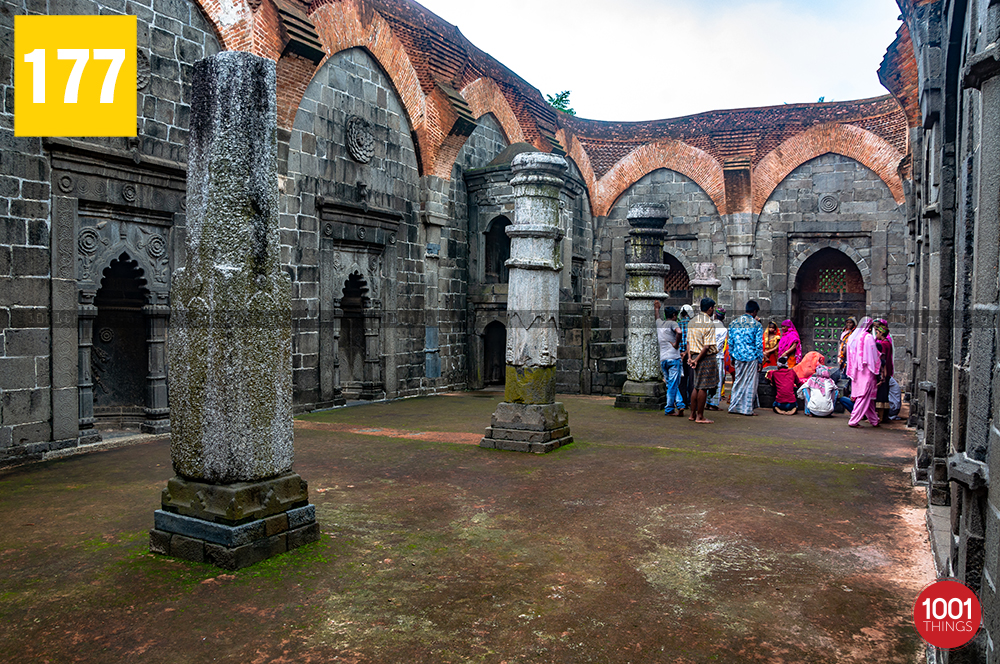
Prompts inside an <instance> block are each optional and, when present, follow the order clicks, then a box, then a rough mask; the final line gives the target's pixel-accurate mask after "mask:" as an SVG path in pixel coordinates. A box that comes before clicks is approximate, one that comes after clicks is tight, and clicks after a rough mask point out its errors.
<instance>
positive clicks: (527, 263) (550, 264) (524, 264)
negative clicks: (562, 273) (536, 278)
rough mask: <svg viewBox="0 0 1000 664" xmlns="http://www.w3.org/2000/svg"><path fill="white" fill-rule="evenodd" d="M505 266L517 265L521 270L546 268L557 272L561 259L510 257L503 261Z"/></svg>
mask: <svg viewBox="0 0 1000 664" xmlns="http://www.w3.org/2000/svg"><path fill="white" fill-rule="evenodd" d="M504 265H506V266H507V267H519V268H521V269H522V270H548V271H550V272H551V271H553V270H554V271H556V272H558V271H559V270H561V269H562V268H563V263H562V261H546V260H535V261H533V260H528V259H523V258H510V259H508V260H507V262H506V263H504Z"/></svg>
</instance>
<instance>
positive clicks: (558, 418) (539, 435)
mask: <svg viewBox="0 0 1000 664" xmlns="http://www.w3.org/2000/svg"><path fill="white" fill-rule="evenodd" d="M569 433H570V432H569V415H568V414H567V413H566V408H565V407H564V406H563V405H562V404H561V403H548V404H523V403H509V402H506V401H505V402H502V403H500V404H499V405H498V406H497V409H496V411H495V412H494V413H493V421H492V426H490V427H487V429H486V436H485V437H484V438H483V439H482V441H480V443H479V446H480V447H483V448H487V449H493V450H509V451H512V452H532V453H535V454H544V453H546V452H551V451H552V450H554V449H556V448H558V447H562V446H563V445H569V444H570V443H572V442H573V437H572V436H571V435H569Z"/></svg>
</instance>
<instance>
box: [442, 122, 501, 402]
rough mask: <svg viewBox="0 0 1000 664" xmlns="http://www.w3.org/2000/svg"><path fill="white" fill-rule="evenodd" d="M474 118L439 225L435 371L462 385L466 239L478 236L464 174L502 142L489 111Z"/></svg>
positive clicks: (492, 155)
mask: <svg viewBox="0 0 1000 664" xmlns="http://www.w3.org/2000/svg"><path fill="white" fill-rule="evenodd" d="M476 122H477V123H478V125H479V126H478V127H477V128H476V130H475V131H474V132H473V133H472V135H471V136H469V138H468V140H466V142H465V145H463V146H462V149H461V150H460V151H459V153H458V157H457V158H456V160H455V165H454V166H453V167H452V173H451V188H450V191H449V201H448V202H449V216H450V217H451V224H449V225H448V226H446V227H445V228H442V229H441V260H440V266H439V274H438V279H439V283H440V288H441V290H440V302H441V313H440V319H439V333H440V338H439V340H440V348H441V375H442V376H443V377H445V378H446V379H447V382H448V383H449V384H451V385H454V386H464V385H466V384H467V382H468V375H469V362H470V358H469V352H470V348H469V344H468V330H469V320H468V318H469V313H468V295H469V281H470V269H471V261H470V259H471V256H472V253H471V252H472V250H471V247H470V243H472V242H478V241H479V240H480V238H478V237H473V234H477V233H478V231H477V230H476V229H475V228H473V224H471V221H470V218H469V193H468V188H467V187H466V184H465V177H464V173H465V171H467V170H470V169H474V168H483V167H485V166H486V165H488V164H489V163H490V162H491V161H493V159H494V158H495V157H496V156H497V155H498V154H500V153H501V152H503V150H504V148H506V147H507V145H508V143H507V137H506V136H505V135H504V133H503V129H501V128H500V123H499V122H497V120H496V118H495V117H493V114H492V113H487V114H486V115H484V116H482V117H481V118H479V119H478V120H476Z"/></svg>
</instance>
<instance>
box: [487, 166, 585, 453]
mask: <svg viewBox="0 0 1000 664" xmlns="http://www.w3.org/2000/svg"><path fill="white" fill-rule="evenodd" d="M567 168H568V165H567V164H566V160H565V159H563V158H562V157H560V156H558V155H553V154H546V153H544V152H526V153H522V154H519V155H517V156H516V157H514V161H513V162H512V164H511V170H512V171H513V173H514V177H513V179H512V180H511V185H512V186H513V187H514V223H513V224H512V225H511V226H509V227H508V228H507V235H508V236H510V238H511V246H510V256H511V257H510V260H508V261H507V266H508V267H509V268H510V284H509V288H508V293H507V379H506V384H505V388H504V401H503V402H502V403H501V404H500V405H498V406H497V409H496V412H494V413H493V422H492V426H491V427H489V428H487V429H486V437H485V438H483V440H482V442H480V446H481V447H489V448H495V449H501V450H514V451H517V452H537V453H543V452H551V451H552V450H554V449H555V448H557V447H560V446H562V445H566V444H568V443H571V442H573V438H572V437H571V436H570V435H569V415H567V413H566V409H565V408H564V407H563V405H562V404H561V403H558V402H556V400H555V397H556V349H557V347H558V344H559V278H560V274H559V271H560V270H561V269H562V256H561V253H562V252H561V251H560V244H559V240H561V239H562V237H563V233H562V231H561V230H560V228H559V192H560V191H561V189H562V187H563V179H562V175H563V173H565V172H566V169H567Z"/></svg>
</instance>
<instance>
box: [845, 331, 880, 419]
mask: <svg viewBox="0 0 1000 664" xmlns="http://www.w3.org/2000/svg"><path fill="white" fill-rule="evenodd" d="M871 323H872V322H871V319H870V318H864V319H862V320H861V322H860V323H859V324H858V327H857V329H856V330H854V332H853V333H852V334H851V336H850V338H849V339H848V340H847V374H848V375H849V376H850V377H851V398H852V399H854V409H853V410H852V411H851V420H850V422H848V424H849V425H850V426H852V427H857V426H859V425H860V424H861V420H863V419H865V418H866V417H867V418H868V422H869V423H871V425H872V426H873V427H877V426H878V413H877V412H876V411H875V394H876V392H877V391H878V383H879V372H880V370H881V368H882V358H881V357H880V355H879V352H878V346H877V345H876V344H875V337H873V336H872V334H871Z"/></svg>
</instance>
